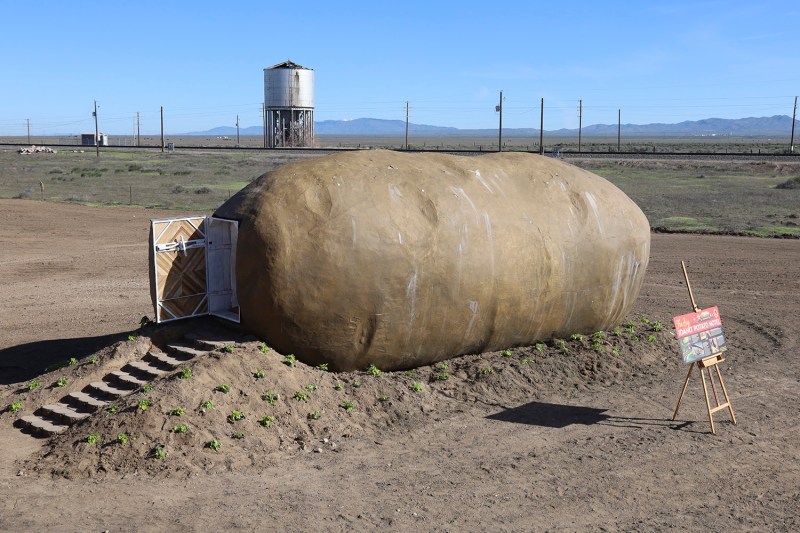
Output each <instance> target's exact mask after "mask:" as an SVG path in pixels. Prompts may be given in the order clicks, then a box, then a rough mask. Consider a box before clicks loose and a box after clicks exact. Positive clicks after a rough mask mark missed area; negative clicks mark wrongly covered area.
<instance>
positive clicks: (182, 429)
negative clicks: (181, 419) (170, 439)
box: [172, 424, 189, 433]
mask: <svg viewBox="0 0 800 533" xmlns="http://www.w3.org/2000/svg"><path fill="white" fill-rule="evenodd" d="M172 432H173V433H188V432H189V426H187V425H186V424H177V425H175V426H172Z"/></svg>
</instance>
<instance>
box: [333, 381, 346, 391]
mask: <svg viewBox="0 0 800 533" xmlns="http://www.w3.org/2000/svg"><path fill="white" fill-rule="evenodd" d="M333 388H334V389H336V390H344V385H342V383H341V381H337V382H336V385H334V386H333Z"/></svg>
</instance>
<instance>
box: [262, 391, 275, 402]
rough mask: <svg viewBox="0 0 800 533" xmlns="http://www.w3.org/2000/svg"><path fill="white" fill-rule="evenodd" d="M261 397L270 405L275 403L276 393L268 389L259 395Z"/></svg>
mask: <svg viewBox="0 0 800 533" xmlns="http://www.w3.org/2000/svg"><path fill="white" fill-rule="evenodd" d="M261 399H262V400H264V401H265V402H267V403H268V404H270V405H275V402H277V401H278V393H276V392H273V391H271V390H268V391H267V392H265V393H264V394H262V395H261Z"/></svg>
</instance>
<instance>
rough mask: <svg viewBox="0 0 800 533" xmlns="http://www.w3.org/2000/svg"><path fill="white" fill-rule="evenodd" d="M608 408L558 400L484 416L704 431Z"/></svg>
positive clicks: (540, 423)
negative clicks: (616, 413)
mask: <svg viewBox="0 0 800 533" xmlns="http://www.w3.org/2000/svg"><path fill="white" fill-rule="evenodd" d="M606 411H607V409H597V408H595V407H582V406H578V405H564V404H558V403H546V402H531V403H526V404H525V405H520V406H519V407H512V408H509V409H506V410H505V411H501V412H499V413H495V414H493V415H490V416H487V417H486V418H489V419H491V420H498V421H500V422H513V423H515V424H527V425H531V426H540V427H548V428H556V429H560V428H565V427H567V426H570V425H573V424H582V425H584V426H591V425H594V424H600V425H604V426H614V427H629V428H636V429H644V428H645V427H647V426H655V427H661V428H667V429H672V430H683V431H688V432H690V433H705V432H706V431H704V429H702V428H693V427H692V426H693V425H694V422H690V421H673V420H670V419H666V418H634V417H624V416H611V415H607V414H605V412H606Z"/></svg>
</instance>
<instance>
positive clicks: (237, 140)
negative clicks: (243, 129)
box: [236, 115, 239, 148]
mask: <svg viewBox="0 0 800 533" xmlns="http://www.w3.org/2000/svg"><path fill="white" fill-rule="evenodd" d="M236 147H237V148H238V147H239V115H236Z"/></svg>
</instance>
